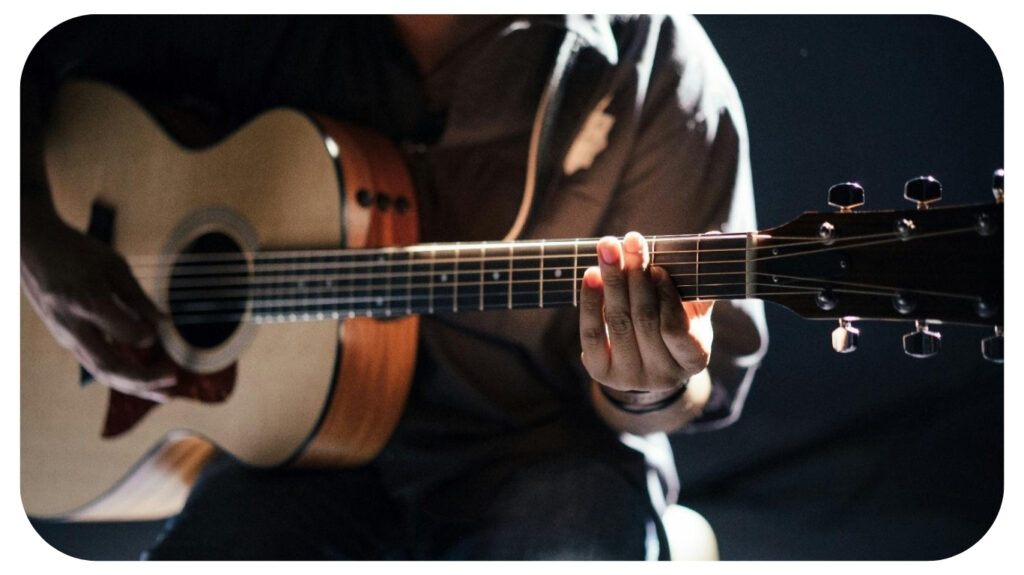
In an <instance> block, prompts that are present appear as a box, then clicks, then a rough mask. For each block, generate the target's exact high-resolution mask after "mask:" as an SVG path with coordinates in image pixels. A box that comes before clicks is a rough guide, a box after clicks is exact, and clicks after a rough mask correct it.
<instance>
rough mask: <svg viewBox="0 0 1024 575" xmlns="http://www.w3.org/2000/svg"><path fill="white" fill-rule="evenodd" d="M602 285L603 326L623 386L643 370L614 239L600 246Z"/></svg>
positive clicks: (616, 375)
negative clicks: (627, 380)
mask: <svg viewBox="0 0 1024 575" xmlns="http://www.w3.org/2000/svg"><path fill="white" fill-rule="evenodd" d="M597 251H598V260H599V262H600V265H599V267H600V270H601V283H602V284H603V286H604V322H605V325H606V326H607V329H608V342H609V344H610V345H611V369H610V371H611V372H612V377H613V378H614V379H616V380H622V381H616V382H608V384H609V385H611V386H614V385H615V384H616V383H619V384H620V385H621V384H622V383H623V382H624V381H625V380H626V379H633V378H635V374H639V373H640V372H641V370H642V369H643V364H642V363H641V362H640V351H639V350H638V349H637V344H636V332H635V331H634V329H633V318H632V316H631V315H630V308H629V287H628V285H627V281H626V272H625V271H624V270H623V265H624V261H623V260H624V258H623V254H622V245H621V244H620V243H619V240H617V239H616V238H613V237H604V238H601V240H600V241H599V242H598V244H597Z"/></svg>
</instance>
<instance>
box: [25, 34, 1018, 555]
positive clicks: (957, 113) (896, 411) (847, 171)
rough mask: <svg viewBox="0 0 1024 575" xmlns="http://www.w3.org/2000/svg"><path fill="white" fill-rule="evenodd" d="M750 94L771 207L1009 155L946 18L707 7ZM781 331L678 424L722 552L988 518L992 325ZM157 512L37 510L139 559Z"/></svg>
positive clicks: (969, 37) (956, 179)
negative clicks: (734, 392)
mask: <svg viewBox="0 0 1024 575" xmlns="http://www.w3.org/2000/svg"><path fill="white" fill-rule="evenodd" d="M700 20H701V22H702V23H703V24H704V26H705V28H706V29H707V31H708V34H709V35H710V36H711V39H712V40H713V41H714V42H715V44H716V45H717V47H718V49H719V52H720V53H721V55H722V58H723V60H724V61H725V63H726V65H727V66H728V68H729V69H730V71H731V73H732V75H733V79H734V80H735V82H736V84H737V86H738V88H739V90H740V94H741V96H742V98H743V101H744V105H745V109H746V115H747V122H748V126H749V130H750V140H751V157H752V162H753V171H754V182H755V187H756V190H757V209H758V218H759V221H760V226H761V227H762V228H765V227H771V226H775V225H779V224H782V223H785V222H786V221H788V220H790V219H792V218H793V217H795V216H796V215H797V214H799V213H800V212H802V211H805V210H829V208H828V207H827V206H826V205H825V192H826V190H827V189H828V187H829V186H830V185H832V184H834V183H837V182H842V181H851V180H852V181H858V182H860V183H861V184H862V185H863V186H864V188H865V189H866V190H867V205H866V206H865V209H868V208H870V209H888V208H906V207H909V206H910V204H908V203H906V201H905V200H903V199H902V186H903V183H904V182H905V181H906V180H907V179H909V178H912V177H914V176H918V175H922V174H931V175H934V176H935V177H936V178H938V179H939V180H940V181H941V182H942V184H943V188H944V197H943V203H945V204H954V203H970V202H989V201H991V198H992V195H991V175H992V172H993V171H994V170H995V169H996V168H1000V167H1003V166H1002V162H1003V129H1004V128H1003V83H1002V75H1001V73H1000V69H999V66H998V63H997V62H996V60H995V58H994V56H993V55H992V52H991V51H990V50H989V48H988V46H987V44H986V43H985V42H984V40H983V39H981V38H980V37H978V36H977V35H976V34H975V33H974V32H973V31H972V30H970V29H969V28H967V27H966V26H964V25H962V24H960V23H958V22H956V21H953V20H949V19H945V18H941V17H934V16H930V17H925V16H907V17H894V16H879V17H816V16H792V17H782V16H756V17H749V16H705V17H700ZM767 307H768V309H767V314H768V325H769V329H770V332H771V347H770V350H769V353H768V356H767V357H766V358H765V360H764V363H763V366H762V368H761V369H760V371H759V372H758V376H757V379H756V381H755V384H754V387H753V390H752V391H751V393H750V396H749V397H748V399H747V403H746V408H745V411H744V414H743V417H742V418H741V419H740V420H739V421H738V422H737V423H736V424H735V425H733V426H732V427H730V428H728V429H725V430H722V431H718V432H713V433H707V434H702V435H692V436H679V437H675V438H673V444H674V445H675V447H676V452H677V462H678V466H679V470H680V475H681V476H682V481H683V485H682V488H683V489H682V496H681V502H682V503H683V504H685V505H687V506H690V507H692V508H694V509H696V510H697V511H699V512H700V513H702V514H703V515H704V516H705V517H706V518H707V519H708V520H709V522H710V523H711V525H712V526H713V528H714V529H715V532H716V534H717V536H718V541H719V547H720V552H721V556H722V558H723V559H737V560H766V559H826V560H828V559H878V560H886V559H913V560H930V559H941V558H945V557H949V556H953V555H956V554H958V553H960V552H961V551H963V550H965V549H967V548H969V547H970V546H971V545H973V544H974V543H975V542H977V541H978V540H979V539H980V538H981V537H982V536H983V535H984V534H985V532H986V531H987V530H988V528H989V527H990V525H991V524H992V522H993V520H994V519H995V517H996V515H997V514H998V512H999V507H1000V504H1001V501H1002V494H1003V368H1002V366H1001V365H995V364H991V363H988V362H985V361H984V360H982V358H981V356H980V353H979V340H980V339H981V338H982V337H985V336H987V335H989V333H987V332H986V331H985V330H982V329H977V328H962V327H944V328H942V329H941V330H940V331H941V332H942V335H943V349H942V352H941V353H940V354H939V356H937V357H934V358H930V359H927V360H914V359H911V358H909V357H907V356H905V355H904V354H903V352H902V349H901V345H900V338H901V336H902V334H903V333H905V332H907V331H910V330H911V329H912V326H910V325H889V324H884V325H883V324H864V325H860V326H859V327H860V329H861V343H860V347H859V349H858V350H857V351H856V352H854V353H853V354H849V355H842V356H841V355H838V354H836V353H834V352H833V351H832V350H831V347H830V345H829V333H830V332H831V330H832V329H833V328H834V325H833V323H831V322H808V321H804V320H802V319H800V318H798V317H797V316H795V315H793V314H792V313H790V312H788V311H786V310H783V309H781V308H776V307H774V306H771V305H769V306H767ZM159 525H160V524H159V522H155V523H141V524H130V525H122V524H97V525H37V526H36V527H37V529H38V530H39V532H40V533H41V534H42V535H43V537H44V539H46V540H47V541H49V542H50V543H51V544H52V545H54V546H55V547H57V548H58V549H61V550H63V551H64V552H66V553H68V554H70V555H73V556H76V557H82V558H97V559H131V558H135V557H137V556H138V553H139V551H140V550H141V549H143V548H144V547H145V546H147V545H149V543H150V542H151V541H152V538H153V537H154V536H155V534H156V532H157V530H158V528H159Z"/></svg>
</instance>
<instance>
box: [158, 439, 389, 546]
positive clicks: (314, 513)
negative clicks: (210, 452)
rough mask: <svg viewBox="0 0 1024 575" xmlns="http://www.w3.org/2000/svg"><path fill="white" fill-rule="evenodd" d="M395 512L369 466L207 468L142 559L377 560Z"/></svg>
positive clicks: (231, 464) (228, 464)
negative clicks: (359, 467)
mask: <svg viewBox="0 0 1024 575" xmlns="http://www.w3.org/2000/svg"><path fill="white" fill-rule="evenodd" d="M397 519H398V513H397V512H396V510H395V507H394V504H393V503H392V502H391V501H390V500H389V498H388V497H387V496H386V495H385V493H384V492H383V490H382V489H381V488H380V483H379V481H377V478H376V473H374V472H373V470H372V468H361V469H346V470H303V469H287V468H285V469H272V470H260V469H252V468H248V467H245V466H243V465H241V464H239V463H237V462H235V461H234V460H232V459H230V458H227V457H223V458H221V459H219V460H217V461H215V462H214V463H212V464H211V465H210V466H208V467H207V469H206V470H205V471H204V473H203V475H202V476H201V477H200V479H199V481H198V482H197V484H196V486H195V489H194V490H193V492H192V494H191V495H190V496H189V499H188V501H187V502H186V504H185V507H184V509H183V510H182V512H181V513H180V514H179V515H177V516H176V517H174V518H172V519H171V520H169V521H168V524H167V527H166V528H165V530H164V532H163V533H161V535H160V537H159V538H158V540H157V542H156V544H155V546H154V547H153V548H152V549H150V550H149V551H147V552H146V553H144V554H143V558H146V559H156V560H160V559H213V560H216V559H231V560H254V559H276V560H289V559H375V558H382V557H389V556H391V555H393V554H394V553H395V545H394V543H395V542H396V541H398V540H401V537H400V536H399V531H400V530H401V527H400V524H399V522H398V520H397Z"/></svg>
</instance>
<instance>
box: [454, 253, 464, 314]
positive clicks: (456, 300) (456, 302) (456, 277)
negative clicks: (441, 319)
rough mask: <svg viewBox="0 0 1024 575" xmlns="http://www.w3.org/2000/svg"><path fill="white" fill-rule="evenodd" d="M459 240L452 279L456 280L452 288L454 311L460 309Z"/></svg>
mask: <svg viewBox="0 0 1024 575" xmlns="http://www.w3.org/2000/svg"><path fill="white" fill-rule="evenodd" d="M461 251H462V250H460V249H459V242H455V267H454V268H453V269H452V275H453V276H454V277H453V278H452V279H453V280H454V283H455V287H453V288H452V290H453V291H452V311H454V312H458V311H459V252H461Z"/></svg>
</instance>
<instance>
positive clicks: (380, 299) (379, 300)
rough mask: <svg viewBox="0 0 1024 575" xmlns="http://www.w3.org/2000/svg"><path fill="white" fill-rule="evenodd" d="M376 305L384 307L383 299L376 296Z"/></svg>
mask: <svg viewBox="0 0 1024 575" xmlns="http://www.w3.org/2000/svg"><path fill="white" fill-rule="evenodd" d="M376 301H377V305H384V298H382V297H380V296H377V300H376Z"/></svg>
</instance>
